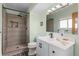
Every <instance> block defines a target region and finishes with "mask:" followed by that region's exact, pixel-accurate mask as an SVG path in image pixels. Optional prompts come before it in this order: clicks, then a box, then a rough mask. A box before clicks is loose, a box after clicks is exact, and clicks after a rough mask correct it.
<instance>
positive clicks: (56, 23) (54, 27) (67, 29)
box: [46, 3, 78, 34]
mask: <svg viewBox="0 0 79 59" xmlns="http://www.w3.org/2000/svg"><path fill="white" fill-rule="evenodd" d="M77 6H78V4H76V3H73V4H70V5H69V6H64V7H63V8H61V9H57V10H54V11H52V12H51V13H49V14H48V15H47V21H46V30H47V32H60V33H73V34H77V32H78V28H77V27H78V25H77V22H78V17H77V16H78V7H77Z"/></svg>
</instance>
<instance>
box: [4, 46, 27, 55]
mask: <svg viewBox="0 0 79 59" xmlns="http://www.w3.org/2000/svg"><path fill="white" fill-rule="evenodd" d="M24 51H28V48H27V46H26V45H15V46H10V47H7V48H6V52H5V55H11V56H12V55H17V54H20V53H22V52H24Z"/></svg>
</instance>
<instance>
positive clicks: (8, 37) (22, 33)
mask: <svg viewBox="0 0 79 59" xmlns="http://www.w3.org/2000/svg"><path fill="white" fill-rule="evenodd" d="M26 22H27V21H26V16H25V15H24V16H21V15H14V14H10V13H6V10H5V9H3V55H27V54H28V53H27V52H28V48H27V43H26V42H27V39H26V37H27V36H26V31H27V30H26Z"/></svg>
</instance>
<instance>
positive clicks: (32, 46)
mask: <svg viewBox="0 0 79 59" xmlns="http://www.w3.org/2000/svg"><path fill="white" fill-rule="evenodd" d="M28 49H29V52H28V55H29V56H34V55H36V42H31V43H28Z"/></svg>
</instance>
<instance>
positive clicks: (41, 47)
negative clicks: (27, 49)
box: [36, 40, 49, 56]
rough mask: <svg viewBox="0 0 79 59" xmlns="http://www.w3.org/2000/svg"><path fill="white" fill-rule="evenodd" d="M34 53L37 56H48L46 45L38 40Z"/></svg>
mask: <svg viewBox="0 0 79 59" xmlns="http://www.w3.org/2000/svg"><path fill="white" fill-rule="evenodd" d="M36 51H37V55H38V56H48V52H49V51H48V44H47V43H46V42H44V41H42V40H38V41H37V49H36Z"/></svg>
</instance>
